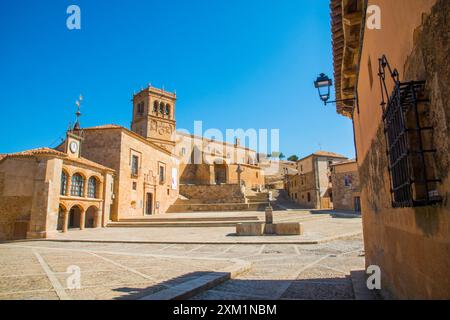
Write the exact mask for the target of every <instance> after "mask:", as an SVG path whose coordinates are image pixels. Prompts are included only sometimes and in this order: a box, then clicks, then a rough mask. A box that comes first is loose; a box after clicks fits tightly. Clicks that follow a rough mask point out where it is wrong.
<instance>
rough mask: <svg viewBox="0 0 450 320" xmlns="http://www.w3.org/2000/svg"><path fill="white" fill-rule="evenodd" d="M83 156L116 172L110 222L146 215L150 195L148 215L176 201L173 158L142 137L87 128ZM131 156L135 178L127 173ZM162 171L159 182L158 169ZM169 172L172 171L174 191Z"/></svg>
mask: <svg viewBox="0 0 450 320" xmlns="http://www.w3.org/2000/svg"><path fill="white" fill-rule="evenodd" d="M82 154H83V157H86V158H87V159H89V160H92V161H95V162H97V163H100V164H102V165H105V166H107V167H110V168H112V169H114V170H115V171H116V174H115V183H114V195H115V199H114V201H113V207H112V211H111V215H110V217H111V219H112V220H113V221H117V220H119V219H123V218H134V217H144V216H147V203H149V201H148V200H149V196H151V205H152V208H151V209H150V212H151V213H152V214H164V213H166V212H167V209H168V208H169V207H170V206H171V205H172V204H173V203H174V202H175V201H176V200H177V198H178V188H179V186H178V183H179V172H178V163H177V159H176V158H174V157H172V156H171V155H170V154H169V153H168V152H164V151H162V150H160V149H159V148H157V147H155V146H154V145H153V144H151V143H149V142H148V141H147V140H145V139H144V138H142V137H140V136H138V135H136V134H134V133H132V132H130V131H129V130H126V129H124V128H111V129H87V130H85V140H84V143H83V148H82ZM132 156H137V157H138V159H139V170H138V175H137V176H133V175H132V171H131V159H132ZM160 166H163V167H164V168H165V177H164V179H163V181H161V182H160V176H159V167H160ZM172 169H176V175H177V176H176V177H174V179H175V184H176V186H175V189H174V188H172Z"/></svg>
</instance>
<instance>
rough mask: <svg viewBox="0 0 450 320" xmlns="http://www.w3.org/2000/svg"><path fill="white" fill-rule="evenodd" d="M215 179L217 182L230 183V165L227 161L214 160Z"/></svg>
mask: <svg viewBox="0 0 450 320" xmlns="http://www.w3.org/2000/svg"><path fill="white" fill-rule="evenodd" d="M214 181H215V183H216V184H222V183H228V165H227V163H226V162H225V161H223V160H222V161H217V160H216V161H214Z"/></svg>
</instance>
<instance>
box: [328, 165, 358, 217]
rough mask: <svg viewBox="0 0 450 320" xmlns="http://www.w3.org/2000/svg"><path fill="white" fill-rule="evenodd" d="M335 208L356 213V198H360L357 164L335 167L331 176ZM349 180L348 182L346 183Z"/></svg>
mask: <svg viewBox="0 0 450 320" xmlns="http://www.w3.org/2000/svg"><path fill="white" fill-rule="evenodd" d="M331 177H332V184H333V208H334V209H335V210H350V211H355V197H360V186H359V175H358V165H357V163H356V162H351V163H346V164H342V165H335V166H334V167H333V171H332V174H331ZM346 179H347V182H350V183H347V185H346V183H345V181H346Z"/></svg>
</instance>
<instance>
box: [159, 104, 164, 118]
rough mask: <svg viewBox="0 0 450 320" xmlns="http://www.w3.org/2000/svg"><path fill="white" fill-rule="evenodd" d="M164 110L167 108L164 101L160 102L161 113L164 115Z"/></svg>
mask: <svg viewBox="0 0 450 320" xmlns="http://www.w3.org/2000/svg"><path fill="white" fill-rule="evenodd" d="M164 110H165V107H164V102H161V103H160V104H159V113H161V115H162V116H163V115H164Z"/></svg>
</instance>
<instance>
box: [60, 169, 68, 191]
mask: <svg viewBox="0 0 450 320" xmlns="http://www.w3.org/2000/svg"><path fill="white" fill-rule="evenodd" d="M60 193H61V195H62V196H65V195H66V193H67V173H66V172H65V171H63V172H62V173H61V191H60Z"/></svg>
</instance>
